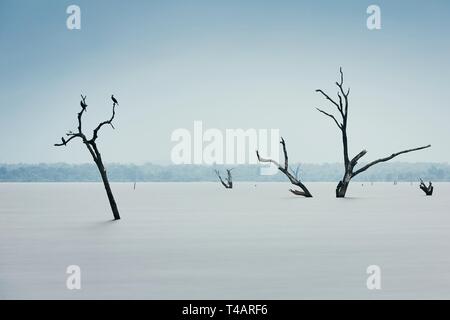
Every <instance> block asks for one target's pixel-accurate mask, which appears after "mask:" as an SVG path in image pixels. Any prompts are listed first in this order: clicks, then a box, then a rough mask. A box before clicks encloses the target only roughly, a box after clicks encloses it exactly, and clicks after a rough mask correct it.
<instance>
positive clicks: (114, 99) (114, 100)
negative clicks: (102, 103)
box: [111, 94, 119, 105]
mask: <svg viewBox="0 0 450 320" xmlns="http://www.w3.org/2000/svg"><path fill="white" fill-rule="evenodd" d="M111 100H112V101H113V102H114V103H115V104H117V105H119V103H118V102H117V100H116V98H114V95H113V94H112V95H111Z"/></svg>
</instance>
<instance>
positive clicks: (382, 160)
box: [352, 144, 431, 177]
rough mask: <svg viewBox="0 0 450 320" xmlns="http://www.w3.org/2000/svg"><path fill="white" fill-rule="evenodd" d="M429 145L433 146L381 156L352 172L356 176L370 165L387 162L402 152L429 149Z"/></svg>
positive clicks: (402, 152)
mask: <svg viewBox="0 0 450 320" xmlns="http://www.w3.org/2000/svg"><path fill="white" fill-rule="evenodd" d="M429 147H431V145H430V144H429V145H427V146H423V147H418V148H414V149H408V150H403V151H400V152H397V153H393V154H391V155H390V156H389V157H385V158H381V159H378V160H375V161H372V162H370V163H368V164H366V165H365V166H364V167H362V168H361V169H359V170H357V171H355V172H354V173H353V174H352V177H354V176H356V175H358V174H360V173H361V172H364V171H366V170H367V169H369V168H370V167H372V166H374V165H376V164H377V163H380V162H386V161H389V160H391V159H393V158H395V157H397V156H399V155H401V154H404V153H409V152H413V151H419V150H423V149H427V148H429Z"/></svg>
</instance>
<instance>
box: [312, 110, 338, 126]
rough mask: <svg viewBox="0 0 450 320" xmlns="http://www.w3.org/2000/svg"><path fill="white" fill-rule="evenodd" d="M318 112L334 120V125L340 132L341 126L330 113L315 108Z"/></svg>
mask: <svg viewBox="0 0 450 320" xmlns="http://www.w3.org/2000/svg"><path fill="white" fill-rule="evenodd" d="M316 109H317V110H318V111H319V112H321V113H323V114H324V115H326V116H328V117H330V118H331V119H333V120H334V122H335V123H336V125H337V126H338V128H339V129H341V130H342V124H340V123H339V122H338V121H337V119H336V118H335V117H334V116H333V115H332V114H330V113H328V112H325V111H323V110H322V109H319V108H316Z"/></svg>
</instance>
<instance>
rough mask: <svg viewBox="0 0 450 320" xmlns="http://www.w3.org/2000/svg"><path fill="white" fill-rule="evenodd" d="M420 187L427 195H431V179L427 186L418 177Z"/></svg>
mask: <svg viewBox="0 0 450 320" xmlns="http://www.w3.org/2000/svg"><path fill="white" fill-rule="evenodd" d="M420 189H421V190H422V191H423V192H425V194H426V195H427V196H432V195H433V189H434V187H433V184H432V183H431V181H430V182H429V183H428V186H427V185H426V184H425V183H424V182H423V180H422V179H420Z"/></svg>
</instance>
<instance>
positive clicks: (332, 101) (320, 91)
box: [316, 89, 341, 111]
mask: <svg viewBox="0 0 450 320" xmlns="http://www.w3.org/2000/svg"><path fill="white" fill-rule="evenodd" d="M316 92H319V93H321V94H322V95H323V96H324V97H325V98H326V99H327V100H329V101H330V102H331V103H332V104H334V105H335V106H336V108H337V109H338V110H339V111H340V110H341V107H340V105H339V104H338V103H337V102H336V101H334V100H333V99H331V98H330V96H329V95H327V94H326V93H325V92H323V91H322V90H320V89H317V90H316Z"/></svg>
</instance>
